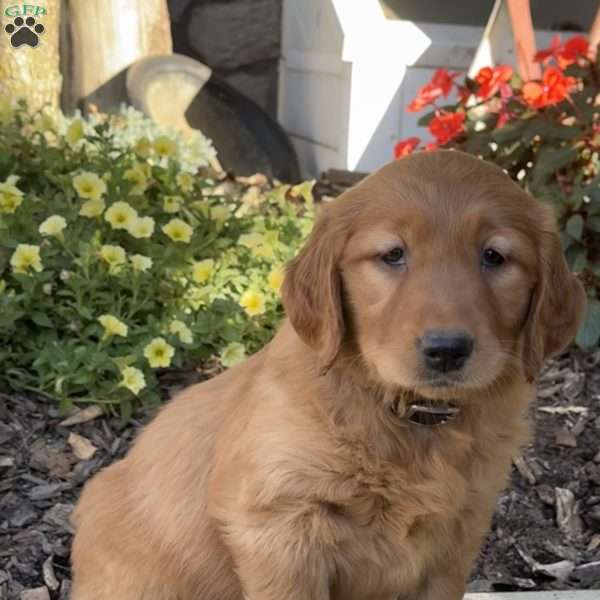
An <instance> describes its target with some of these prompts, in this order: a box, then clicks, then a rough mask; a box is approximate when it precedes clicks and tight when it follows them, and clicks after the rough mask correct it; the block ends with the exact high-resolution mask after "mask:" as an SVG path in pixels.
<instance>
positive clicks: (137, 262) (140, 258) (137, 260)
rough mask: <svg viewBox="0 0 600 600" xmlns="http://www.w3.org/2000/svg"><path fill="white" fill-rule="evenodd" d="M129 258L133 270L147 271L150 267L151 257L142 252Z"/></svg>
mask: <svg viewBox="0 0 600 600" xmlns="http://www.w3.org/2000/svg"><path fill="white" fill-rule="evenodd" d="M130 260H131V266H132V267H133V270H134V271H147V270H148V269H151V268H152V259H151V258H150V257H148V256H144V255H143V254H134V255H133V256H131V257H130Z"/></svg>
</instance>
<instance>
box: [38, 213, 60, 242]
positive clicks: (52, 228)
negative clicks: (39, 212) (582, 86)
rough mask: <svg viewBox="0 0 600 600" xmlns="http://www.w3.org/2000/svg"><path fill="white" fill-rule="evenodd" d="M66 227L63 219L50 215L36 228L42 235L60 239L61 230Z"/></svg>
mask: <svg viewBox="0 0 600 600" xmlns="http://www.w3.org/2000/svg"><path fill="white" fill-rule="evenodd" d="M66 226H67V222H66V220H65V218H64V217H61V216H60V215H52V216H51V217H48V218H47V219H46V220H45V221H44V222H43V223H42V224H41V225H40V226H39V228H38V231H39V232H40V233H41V234H42V235H55V236H57V237H62V230H63V229H64V228H65V227H66Z"/></svg>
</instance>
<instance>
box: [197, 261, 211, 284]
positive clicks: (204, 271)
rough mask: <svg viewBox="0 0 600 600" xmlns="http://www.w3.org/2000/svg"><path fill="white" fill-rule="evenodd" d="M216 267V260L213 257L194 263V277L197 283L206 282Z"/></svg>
mask: <svg viewBox="0 0 600 600" xmlns="http://www.w3.org/2000/svg"><path fill="white" fill-rule="evenodd" d="M214 268H215V261H214V260H213V259H212V258H207V259H205V260H200V261H198V262H196V263H194V271H193V277H194V281H195V282H196V283H206V282H207V281H208V280H209V278H210V276H211V275H212V272H213V271H214Z"/></svg>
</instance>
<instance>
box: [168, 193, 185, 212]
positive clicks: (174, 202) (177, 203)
mask: <svg viewBox="0 0 600 600" xmlns="http://www.w3.org/2000/svg"><path fill="white" fill-rule="evenodd" d="M182 202H183V198H182V197H181V196H165V197H164V200H163V210H164V211H165V212H166V213H176V212H178V211H179V210H181V204H182Z"/></svg>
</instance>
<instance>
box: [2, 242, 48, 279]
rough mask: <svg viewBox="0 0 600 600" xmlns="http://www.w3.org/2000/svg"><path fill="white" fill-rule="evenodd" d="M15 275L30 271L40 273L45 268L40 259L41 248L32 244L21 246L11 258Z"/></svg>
mask: <svg viewBox="0 0 600 600" xmlns="http://www.w3.org/2000/svg"><path fill="white" fill-rule="evenodd" d="M10 265H11V267H12V268H13V271H14V272H15V273H28V272H29V270H30V269H33V270H34V271H37V272H38V273H39V272H40V271H41V270H42V269H43V268H44V267H43V266H42V260H41V258H40V247H39V246H33V245H31V244H19V245H18V246H17V248H16V250H15V251H14V252H13V255H12V256H11V258H10Z"/></svg>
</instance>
